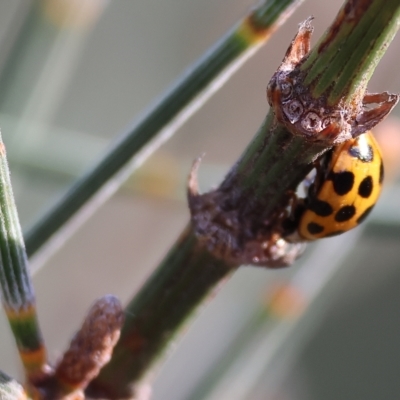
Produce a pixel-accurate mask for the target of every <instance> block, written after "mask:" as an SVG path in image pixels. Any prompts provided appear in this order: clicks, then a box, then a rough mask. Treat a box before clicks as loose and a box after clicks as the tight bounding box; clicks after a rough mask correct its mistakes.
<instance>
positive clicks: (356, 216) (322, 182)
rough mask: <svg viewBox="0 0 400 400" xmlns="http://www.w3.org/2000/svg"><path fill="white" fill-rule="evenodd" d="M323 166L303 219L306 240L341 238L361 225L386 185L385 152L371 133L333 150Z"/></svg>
mask: <svg viewBox="0 0 400 400" xmlns="http://www.w3.org/2000/svg"><path fill="white" fill-rule="evenodd" d="M323 161H324V162H322V163H321V165H322V170H321V171H320V172H319V174H321V176H320V177H319V179H318V180H316V182H317V181H319V183H317V187H316V186H315V185H313V186H312V187H310V189H309V192H308V195H307V197H306V199H305V201H304V205H305V207H304V211H303V213H302V215H301V216H300V219H299V225H298V234H299V236H300V237H301V238H302V239H303V240H315V239H319V238H324V237H329V236H335V235H339V234H341V233H343V232H345V231H348V230H350V229H352V228H355V227H356V226H357V225H359V224H360V223H361V222H362V221H364V219H365V218H366V217H367V215H368V214H369V213H370V211H371V210H372V208H373V206H374V205H375V203H376V202H377V200H378V198H379V195H380V192H381V186H382V182H383V174H384V168H383V163H382V156H381V151H380V149H379V146H378V144H377V142H376V141H375V139H374V137H373V135H372V133H371V132H366V133H364V134H362V135H360V136H358V137H357V138H355V139H350V140H348V141H346V142H344V143H343V144H341V145H339V146H336V147H335V148H333V149H332V150H331V151H330V152H329V153H328V154H327V155H326V156H324V160H323Z"/></svg>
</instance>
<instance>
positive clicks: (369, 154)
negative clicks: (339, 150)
mask: <svg viewBox="0 0 400 400" xmlns="http://www.w3.org/2000/svg"><path fill="white" fill-rule="evenodd" d="M349 154H350V155H351V156H352V157H356V158H358V159H359V160H360V161H362V162H365V163H369V162H371V161H373V159H374V150H373V149H372V147H371V146H370V145H368V146H367V147H366V148H364V147H359V146H357V145H354V146H351V147H350V148H349Z"/></svg>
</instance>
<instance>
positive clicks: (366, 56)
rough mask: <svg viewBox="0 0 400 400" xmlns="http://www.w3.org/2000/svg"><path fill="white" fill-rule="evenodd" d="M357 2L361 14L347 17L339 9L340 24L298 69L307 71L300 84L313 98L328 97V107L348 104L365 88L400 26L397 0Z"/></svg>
mask: <svg viewBox="0 0 400 400" xmlns="http://www.w3.org/2000/svg"><path fill="white" fill-rule="evenodd" d="M358 3H359V6H358V8H357V10H358V11H357V12H358V13H362V14H361V15H358V17H357V14H356V13H354V15H355V17H354V18H347V17H348V14H350V11H349V10H346V8H345V7H343V8H342V10H341V13H340V14H339V22H340V23H339V24H335V25H332V26H331V28H330V29H328V30H327V31H326V33H325V34H324V35H323V36H322V37H321V39H320V40H319V41H318V43H317V45H316V46H315V47H314V48H313V50H312V51H311V53H310V56H309V57H308V59H307V60H306V61H305V63H304V64H303V66H302V69H304V70H307V78H306V80H305V82H304V83H305V84H306V85H310V86H311V87H313V91H312V93H313V95H314V96H315V97H319V96H323V95H325V94H328V96H329V97H328V102H329V103H330V104H337V103H338V101H339V100H342V99H345V101H347V102H350V101H351V99H352V98H353V96H354V93H355V91H360V90H365V89H366V85H367V83H368V81H369V79H370V78H371V75H372V73H373V72H374V70H375V68H376V66H377V65H378V62H379V60H380V59H381V58H382V56H383V54H384V53H385V51H386V50H387V48H388V46H389V44H390V42H391V41H392V39H393V37H394V35H395V34H396V32H397V30H398V27H399V24H400V17H399V1H398V0H380V1H371V0H361V1H359V2H358ZM338 71H339V73H338ZM332 76H335V77H336V80H335V84H334V86H332ZM314 83H315V85H314Z"/></svg>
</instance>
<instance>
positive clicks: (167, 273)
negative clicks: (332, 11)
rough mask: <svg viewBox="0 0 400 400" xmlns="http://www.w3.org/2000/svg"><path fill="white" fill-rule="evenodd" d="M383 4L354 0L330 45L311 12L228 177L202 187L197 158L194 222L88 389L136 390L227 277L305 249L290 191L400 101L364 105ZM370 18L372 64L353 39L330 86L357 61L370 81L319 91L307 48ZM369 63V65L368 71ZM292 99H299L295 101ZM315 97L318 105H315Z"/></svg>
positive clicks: (97, 392)
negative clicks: (289, 222)
mask: <svg viewBox="0 0 400 400" xmlns="http://www.w3.org/2000/svg"><path fill="white" fill-rule="evenodd" d="M377 4H382V2H381V1H380V0H363V1H358V2H354V1H352V0H349V1H347V2H346V3H345V5H344V6H343V9H342V10H341V12H339V14H338V16H337V18H336V20H335V21H334V23H333V25H332V28H331V29H330V30H329V31H328V32H331V33H332V34H331V36H329V39H328V40H326V46H324V47H323V48H322V49H321V47H318V48H317V49H316V50H314V51H313V52H311V53H309V40H310V34H311V32H312V27H311V25H310V20H307V21H305V22H304V23H303V24H301V26H300V29H299V33H298V35H297V36H296V38H295V40H294V41H293V43H292V45H291V47H290V48H289V50H288V52H287V54H286V57H285V59H284V61H283V63H282V65H281V67H280V68H279V70H278V71H277V73H276V74H275V75H274V76H273V78H272V79H271V82H270V84H269V86H268V95H269V101H270V104H271V105H272V107H273V111H270V113H269V114H268V115H267V117H266V119H265V121H264V123H263V125H262V126H261V128H260V129H259V131H258V133H257V135H256V137H255V139H254V140H253V142H252V143H251V144H250V145H249V147H248V149H247V150H246V151H245V152H244V155H243V156H242V158H241V159H240V160H239V162H238V163H237V164H236V165H235V166H234V168H233V169H232V170H231V172H230V173H229V174H228V176H227V177H226V178H225V180H224V181H223V183H222V184H221V186H220V187H219V188H218V189H216V190H214V191H212V192H210V193H206V194H204V195H199V193H198V191H197V185H196V170H197V168H198V166H199V161H197V162H196V163H195V166H194V169H193V171H192V174H191V176H190V181H189V206H190V209H191V213H192V221H191V225H190V226H189V227H188V228H187V230H186V232H185V233H184V235H183V238H182V240H181V241H180V242H178V244H177V245H176V246H175V247H174V248H173V249H172V250H171V251H170V253H169V254H168V256H167V257H166V259H165V260H164V261H163V263H162V264H161V266H160V267H159V269H158V270H157V271H156V272H155V273H154V275H153V277H152V278H151V279H150V281H149V282H147V283H146V285H145V286H144V287H143V288H142V289H141V291H140V292H139V294H138V296H137V297H136V298H135V299H134V300H133V301H132V302H131V303H130V304H129V305H128V307H127V309H126V318H127V319H126V324H125V327H124V329H123V331H122V334H121V340H120V342H119V344H118V345H117V347H116V351H115V353H114V356H113V358H112V360H111V362H110V363H109V364H108V365H107V366H106V367H105V368H104V369H103V371H102V372H101V374H100V375H99V377H98V378H97V379H96V380H95V381H93V382H92V384H91V385H90V386H89V391H88V393H90V394H91V395H93V396H100V397H101V396H102V395H103V396H105V397H107V398H111V399H116V398H128V397H129V396H131V395H132V391H131V390H132V388H131V385H132V384H134V383H138V382H139V381H140V380H142V379H144V378H145V374H146V372H148V371H149V368H150V367H151V365H152V364H153V363H154V361H156V360H157V358H158V357H159V355H160V352H161V350H164V349H165V347H166V345H167V344H168V343H169V342H170V339H171V338H172V337H173V335H174V334H175V333H176V331H177V329H178V327H179V326H180V325H181V324H182V322H183V321H184V320H185V319H186V318H187V316H188V315H189V313H191V312H192V311H193V309H194V307H195V306H196V305H197V304H198V302H199V301H200V300H201V299H202V298H203V296H204V295H205V294H206V293H207V292H208V291H209V290H210V289H211V288H212V287H214V285H215V284H216V283H218V281H219V280H220V279H222V277H225V276H227V274H228V273H229V272H231V271H233V270H235V268H237V267H238V266H239V265H240V264H246V263H253V264H258V265H264V266H269V267H273V266H282V265H285V264H286V265H287V264H288V263H290V261H293V259H294V258H295V257H296V255H298V254H299V251H300V249H299V248H298V247H295V246H294V247H293V245H291V244H290V243H287V242H286V241H285V239H284V237H281V236H280V231H279V227H280V224H279V221H280V218H279V215H280V214H281V213H282V212H283V211H284V210H285V209H286V207H287V206H288V205H289V204H290V198H291V195H290V191H291V190H294V189H295V188H296V186H297V185H298V184H299V183H300V182H301V180H302V179H304V176H305V174H306V173H307V171H309V170H310V169H311V167H312V165H311V164H312V161H313V160H315V159H316V158H317V157H319V156H320V155H321V154H322V153H323V152H324V151H325V150H327V149H329V148H331V147H332V146H333V145H335V144H337V143H340V142H343V141H345V140H347V139H348V138H349V137H351V136H352V135H354V136H357V135H358V134H360V133H362V129H363V128H365V127H368V128H369V127H370V126H372V125H373V124H376V123H377V122H378V121H379V120H380V119H381V118H382V117H383V116H384V115H386V114H387V112H389V110H390V109H391V108H392V107H393V106H394V105H395V104H396V102H397V96H395V95H389V94H383V95H381V96H382V97H380V98H379V102H378V105H377V107H376V108H375V109H373V111H374V112H373V113H371V110H370V109H367V110H366V107H365V105H366V104H368V102H371V101H370V100H371V98H368V101H367V100H365V99H363V95H364V91H365V85H366V82H367V80H368V78H369V76H370V72H371V69H373V67H374V66H375V65H376V63H377V60H379V58H380V57H381V55H382V49H381V44H380V43H383V42H384V43H386V46H384V47H385V48H386V47H387V44H388V43H389V41H390V40H391V38H392V37H393V32H394V31H395V30H396V29H397V28H398V21H399V13H400V1H399V0H396V1H395V0H387V1H385V2H384V4H385V12H382V13H380V12H376V13H375V14H371V13H370V12H369V10H370V9H371V7H372V8H373V9H374V8H375V7H376V5H377ZM371 18H373V21H374V35H375V37H379V38H380V40H375V41H374V40H372V41H371V42H370V43H371V46H370V47H365V46H361V48H363V49H364V52H365V57H364V55H363V56H362V57H361V59H366V60H368V62H369V63H370V64H369V67H366V69H365V68H361V69H360V68H359V67H358V66H357V65H355V64H354V63H353V62H352V61H350V60H351V55H352V51H353V50H354V49H352V48H351V46H348V47H341V49H342V48H347V51H348V53H346V54H345V53H343V52H342V54H341V56H342V57H343V59H344V60H347V61H348V62H347V63H345V64H344V65H341V69H338V70H335V71H334V73H332V75H331V76H330V80H331V82H330V85H328V86H327V87H328V88H329V94H330V93H333V92H335V87H336V86H335V84H336V82H337V80H338V76H339V77H340V76H341V75H342V73H343V70H344V69H345V70H346V71H349V70H350V69H351V68H354V69H355V70H354V71H351V72H350V75H351V76H353V75H354V76H355V77H356V76H357V73H359V74H361V75H362V77H363V78H364V80H363V83H365V85H363V86H362V87H359V88H358V90H356V89H354V88H353V87H351V88H349V87H347V86H342V87H341V89H340V90H339V92H340V93H341V96H342V97H340V96H338V98H340V100H339V101H338V102H337V103H330V102H329V103H328V102H327V99H328V97H329V96H322V97H318V98H315V97H314V92H313V91H314V90H315V87H316V85H317V84H318V82H314V81H312V84H310V85H308V86H306V85H305V84H304V82H307V79H308V76H309V75H308V74H311V73H312V68H311V67H310V65H308V66H307V64H306V61H307V57H309V58H312V57H314V54H315V52H319V53H320V56H321V57H322V56H324V52H329V53H331V56H332V55H334V54H336V53H337V52H338V48H337V47H336V46H335V45H334V38H335V35H336V34H338V35H340V34H341V32H342V30H341V29H342V28H343V27H346V26H348V25H347V24H352V26H353V28H354V27H356V26H358V24H360V25H361V26H364V27H367V26H368V24H367V23H366V22H365V20H368V21H370V23H371ZM353 35H357V37H359V31H358V30H357V29H347V33H346V40H347V41H349V43H354V37H353ZM380 41H381V42H380ZM328 59H329V57H328ZM312 65H313V64H312V63H311V66H312ZM365 70H368V71H369V75H368V76H366V74H365ZM359 82H360V80H359V79H358V78H355V79H353V80H352V84H353V85H358V84H359ZM339 92H338V93H339ZM335 93H336V92H335ZM349 93H353V97H352V101H348V102H346V101H342V100H343V99H345V100H347V99H348V98H349ZM374 99H376V98H375V97H374ZM292 102H295V103H293V104H295V105H296V107H290V108H287V105H288V104H289V105H290V104H291V103H292ZM301 102H305V103H301ZM299 104H300V105H301V106H299ZM316 105H318V108H312V109H311V110H310V108H308V107H313V106H315V107H316ZM300 111H301V112H300ZM290 112H297V113H298V115H296V116H293V115H290ZM317 113H320V114H321V115H318V114H317ZM288 114H289V115H288ZM294 117H296V118H294ZM293 249H294V251H293V252H292V250H293ZM210 273H211V275H210Z"/></svg>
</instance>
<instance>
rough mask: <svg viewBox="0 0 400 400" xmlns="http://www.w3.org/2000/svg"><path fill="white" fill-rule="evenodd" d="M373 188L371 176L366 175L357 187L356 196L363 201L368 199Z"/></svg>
mask: <svg viewBox="0 0 400 400" xmlns="http://www.w3.org/2000/svg"><path fill="white" fill-rule="evenodd" d="M373 188H374V184H373V182H372V176H370V175H368V176H367V177H365V178H364V179H363V180H362V181H361V183H360V186H359V187H358V194H359V195H360V196H361V197H364V199H368V197H369V196H371V193H372V189H373Z"/></svg>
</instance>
